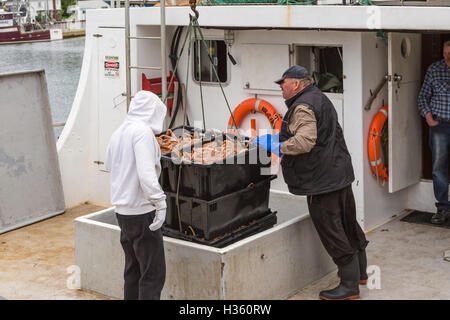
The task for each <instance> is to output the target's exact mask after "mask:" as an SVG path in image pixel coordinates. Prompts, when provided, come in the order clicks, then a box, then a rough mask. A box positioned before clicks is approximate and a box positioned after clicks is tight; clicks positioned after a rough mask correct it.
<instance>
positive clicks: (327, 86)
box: [295, 46, 344, 93]
mask: <svg viewBox="0 0 450 320" xmlns="http://www.w3.org/2000/svg"><path fill="white" fill-rule="evenodd" d="M342 54H343V52H342V47H337V46H335V47H332V46H296V47H295V60H296V64H298V65H301V66H304V67H305V68H306V69H308V71H309V72H310V73H311V76H312V77H313V78H314V82H315V83H316V85H317V86H318V87H319V89H320V90H322V91H323V92H333V93H342V92H343V91H344V88H343V68H342V62H343V55H342Z"/></svg>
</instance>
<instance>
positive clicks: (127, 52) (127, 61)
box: [125, 0, 131, 113]
mask: <svg viewBox="0 0 450 320" xmlns="http://www.w3.org/2000/svg"><path fill="white" fill-rule="evenodd" d="M125 64H126V70H125V74H126V93H127V113H128V108H129V107H130V102H131V75H130V72H131V68H130V1H129V0H125Z"/></svg>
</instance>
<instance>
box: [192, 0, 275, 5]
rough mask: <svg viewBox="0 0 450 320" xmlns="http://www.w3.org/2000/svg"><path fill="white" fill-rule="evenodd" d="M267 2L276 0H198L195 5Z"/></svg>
mask: <svg viewBox="0 0 450 320" xmlns="http://www.w3.org/2000/svg"><path fill="white" fill-rule="evenodd" d="M249 3H251V4H267V3H274V4H275V3H277V0H200V1H199V3H198V4H197V5H202V6H211V5H218V4H249Z"/></svg>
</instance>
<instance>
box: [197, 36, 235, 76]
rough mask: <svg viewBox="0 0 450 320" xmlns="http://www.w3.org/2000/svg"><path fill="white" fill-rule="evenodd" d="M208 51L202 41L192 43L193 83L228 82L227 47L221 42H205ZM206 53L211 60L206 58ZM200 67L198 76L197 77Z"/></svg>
mask: <svg viewBox="0 0 450 320" xmlns="http://www.w3.org/2000/svg"><path fill="white" fill-rule="evenodd" d="M205 42H206V46H207V47H208V51H207V50H206V49H205V45H204V44H203V43H202V40H197V41H195V42H194V63H193V70H192V71H193V74H194V80H195V81H197V82H198V81H200V80H201V81H202V83H203V82H206V83H218V82H219V81H220V82H221V83H224V82H227V81H228V66H227V46H226V45H225V41H223V40H205ZM208 52H209V55H210V57H211V59H210V58H209V57H208ZM213 64H214V67H215V69H216V71H217V75H218V77H219V79H217V76H216V74H215V73H214V68H213ZM199 65H200V75H199Z"/></svg>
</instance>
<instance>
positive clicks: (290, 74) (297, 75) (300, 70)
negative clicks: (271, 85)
mask: <svg viewBox="0 0 450 320" xmlns="http://www.w3.org/2000/svg"><path fill="white" fill-rule="evenodd" d="M306 76H308V70H306V69H305V68H304V67H302V66H298V65H295V66H292V67H290V68H289V69H287V70H286V71H285V72H284V73H283V76H282V77H281V79H278V80H277V81H275V83H276V84H281V83H282V82H283V81H284V79H286V78H294V79H302V78H305V77H306Z"/></svg>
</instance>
